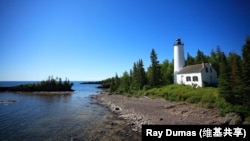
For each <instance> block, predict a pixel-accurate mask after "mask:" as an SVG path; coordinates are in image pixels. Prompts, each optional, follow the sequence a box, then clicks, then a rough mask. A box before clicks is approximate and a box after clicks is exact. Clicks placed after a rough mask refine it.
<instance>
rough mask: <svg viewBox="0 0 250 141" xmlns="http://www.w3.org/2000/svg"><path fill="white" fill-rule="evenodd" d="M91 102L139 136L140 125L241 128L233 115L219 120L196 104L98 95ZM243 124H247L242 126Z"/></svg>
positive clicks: (217, 113) (215, 112)
mask: <svg viewBox="0 0 250 141" xmlns="http://www.w3.org/2000/svg"><path fill="white" fill-rule="evenodd" d="M91 97H92V98H95V99H97V101H98V102H99V103H100V104H101V105H104V106H107V107H108V108H109V109H110V110H111V111H112V112H113V113H116V114H117V115H118V117H119V118H122V119H125V120H126V121H127V124H129V125H130V126H131V128H132V130H133V131H136V132H140V131H141V127H142V126H141V125H144V124H146V125H147V124H156V125H157V124H158V125H224V124H231V125H235V124H242V119H241V117H240V116H238V115H237V114H235V113H229V114H228V115H226V116H225V117H222V116H220V114H219V111H218V110H216V109H207V108H203V107H199V106H197V105H195V104H190V103H184V102H171V101H166V100H164V99H151V98H149V97H145V96H144V97H139V98H136V97H127V96H123V95H117V94H111V93H108V92H101V93H100V94H97V95H91ZM244 124H246V123H244Z"/></svg>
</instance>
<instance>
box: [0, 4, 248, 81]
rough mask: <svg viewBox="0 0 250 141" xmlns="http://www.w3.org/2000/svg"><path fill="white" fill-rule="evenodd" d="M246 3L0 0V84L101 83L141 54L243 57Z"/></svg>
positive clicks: (146, 61)
mask: <svg viewBox="0 0 250 141" xmlns="http://www.w3.org/2000/svg"><path fill="white" fill-rule="evenodd" d="M249 9H250V2H249V1H248V0H1V1H0V81H5V80H10V81H11V80H43V79H46V78H47V77H48V76H49V75H54V76H59V77H62V78H65V77H68V78H69V79H70V80H80V81H83V80H87V81H89V80H102V79H105V78H108V77H112V76H114V75H115V74H116V73H117V74H118V75H122V73H123V72H124V71H129V70H130V69H131V68H132V66H133V63H134V62H136V61H138V60H139V59H142V60H143V62H144V65H145V66H144V67H145V69H147V67H148V66H149V65H150V52H151V50H152V49H153V48H154V49H155V51H156V53H157V54H158V60H159V61H160V62H163V61H164V60H165V59H168V60H172V59H173V43H174V42H175V40H176V39H177V38H181V39H182V41H183V42H184V44H185V45H184V52H185V55H186V54H187V53H189V54H191V55H192V56H195V55H196V52H197V50H198V49H199V50H201V51H203V52H204V53H205V54H206V55H209V54H210V52H211V50H212V49H214V50H215V49H216V46H217V45H219V46H220V48H221V50H222V51H224V52H226V53H228V52H235V53H237V54H241V48H242V45H243V44H244V43H245V39H246V36H247V35H250V26H249V25H250V12H249Z"/></svg>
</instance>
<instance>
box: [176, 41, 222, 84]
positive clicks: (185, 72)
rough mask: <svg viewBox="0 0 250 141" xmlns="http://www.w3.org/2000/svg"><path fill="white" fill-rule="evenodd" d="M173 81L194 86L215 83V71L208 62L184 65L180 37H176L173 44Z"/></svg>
mask: <svg viewBox="0 0 250 141" xmlns="http://www.w3.org/2000/svg"><path fill="white" fill-rule="evenodd" d="M174 83H175V84H184V85H192V86H194V87H203V86H205V84H208V85H214V84H217V72H216V70H215V69H214V68H213V67H212V65H211V64H210V63H201V64H196V65H190V66H185V59H184V44H183V43H182V42H181V39H177V40H176V42H175V44H174Z"/></svg>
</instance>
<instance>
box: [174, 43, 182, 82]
mask: <svg viewBox="0 0 250 141" xmlns="http://www.w3.org/2000/svg"><path fill="white" fill-rule="evenodd" d="M184 66H185V59H184V44H183V43H182V42H181V39H177V40H176V42H175V43H174V83H175V84H177V73H178V72H179V71H180V70H181V69H182V68H183V67H184Z"/></svg>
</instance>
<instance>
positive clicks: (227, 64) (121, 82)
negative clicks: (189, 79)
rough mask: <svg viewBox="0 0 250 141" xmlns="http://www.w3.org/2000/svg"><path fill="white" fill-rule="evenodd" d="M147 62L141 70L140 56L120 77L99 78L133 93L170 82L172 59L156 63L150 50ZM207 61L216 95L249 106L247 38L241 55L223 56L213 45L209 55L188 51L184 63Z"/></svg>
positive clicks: (249, 49) (113, 87)
mask: <svg viewBox="0 0 250 141" xmlns="http://www.w3.org/2000/svg"><path fill="white" fill-rule="evenodd" d="M150 59H151V65H150V66H149V67H148V68H147V71H145V69H144V65H143V61H142V59H139V60H138V61H137V62H135V63H134V65H133V68H132V69H131V70H130V71H129V72H127V71H125V72H124V73H123V74H122V76H121V77H119V76H118V75H117V74H116V76H115V77H112V78H108V79H106V80H103V81H102V84H103V86H106V87H109V88H110V91H111V92H114V91H116V92H120V93H133V92H135V91H138V90H147V89H150V88H154V87H161V86H166V85H170V84H173V69H174V67H173V66H174V64H173V60H172V61H171V62H170V61H169V60H165V61H164V62H162V63H159V61H158V60H157V54H156V52H155V50H154V49H152V51H151V54H150ZM203 62H204V63H206V62H208V63H211V64H212V66H213V68H214V69H215V70H216V71H217V75H218V89H219V94H220V96H222V97H223V98H225V100H226V101H227V102H230V103H232V104H243V105H250V78H249V77H250V75H249V73H250V37H247V39H246V43H245V45H243V47H242V54H241V55H238V54H236V53H234V52H230V53H229V54H228V55H226V54H225V53H224V52H223V51H221V49H220V47H219V46H217V48H216V51H214V50H212V51H211V53H210V55H205V54H204V53H203V52H202V51H200V50H198V51H197V55H196V57H192V56H191V55H190V54H189V53H188V54H187V58H186V60H185V64H186V65H194V64H201V63H203Z"/></svg>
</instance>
